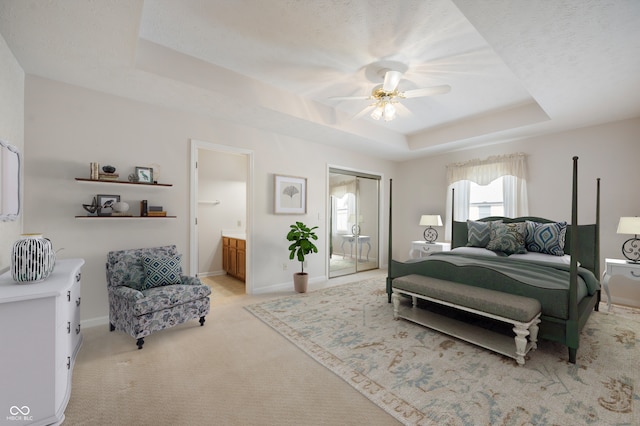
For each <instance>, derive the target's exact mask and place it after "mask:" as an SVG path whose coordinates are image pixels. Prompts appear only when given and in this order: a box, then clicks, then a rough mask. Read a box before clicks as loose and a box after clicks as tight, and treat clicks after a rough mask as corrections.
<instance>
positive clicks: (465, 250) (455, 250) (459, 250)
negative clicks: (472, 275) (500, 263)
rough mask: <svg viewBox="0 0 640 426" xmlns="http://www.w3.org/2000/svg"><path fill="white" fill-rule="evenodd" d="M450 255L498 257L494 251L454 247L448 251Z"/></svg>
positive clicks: (480, 248)
mask: <svg viewBox="0 0 640 426" xmlns="http://www.w3.org/2000/svg"><path fill="white" fill-rule="evenodd" d="M450 251H451V252H452V253H458V254H475V255H477V256H489V257H496V256H499V254H498V253H496V252H495V251H491V250H487V249H486V248H482V247H456V248H453V249H451V250H450Z"/></svg>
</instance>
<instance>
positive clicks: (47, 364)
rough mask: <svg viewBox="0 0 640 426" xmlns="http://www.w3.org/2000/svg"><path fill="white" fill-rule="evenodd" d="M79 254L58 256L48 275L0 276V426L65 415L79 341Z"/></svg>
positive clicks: (59, 420)
mask: <svg viewBox="0 0 640 426" xmlns="http://www.w3.org/2000/svg"><path fill="white" fill-rule="evenodd" d="M83 264H84V260H82V259H60V260H58V261H56V264H55V268H54V270H53V272H52V273H51V275H50V276H49V278H47V279H46V280H45V281H43V282H40V283H32V284H26V283H25V284H17V283H16V282H15V281H13V279H12V278H11V272H10V271H9V272H7V273H5V274H2V275H1V276H0V383H1V385H0V425H4V424H13V425H16V424H20V425H50V424H59V423H62V421H63V420H64V410H65V408H66V406H67V403H68V402H69V397H70V395H71V372H72V370H73V365H74V362H75V359H76V355H77V354H78V350H79V349H80V345H81V343H82V333H81V332H80V268H81V267H82V265H83Z"/></svg>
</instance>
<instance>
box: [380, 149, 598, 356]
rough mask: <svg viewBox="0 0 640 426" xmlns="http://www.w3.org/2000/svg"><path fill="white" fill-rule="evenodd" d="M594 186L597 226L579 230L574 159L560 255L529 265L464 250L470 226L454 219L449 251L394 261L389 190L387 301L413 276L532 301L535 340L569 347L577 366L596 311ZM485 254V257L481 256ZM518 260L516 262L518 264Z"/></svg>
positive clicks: (540, 222) (526, 220) (519, 221)
mask: <svg viewBox="0 0 640 426" xmlns="http://www.w3.org/2000/svg"><path fill="white" fill-rule="evenodd" d="M391 184H392V182H390V185H391ZM596 187H597V188H596V220H595V223H594V224H586V225H578V157H574V158H573V188H572V213H571V223H570V224H569V225H566V235H565V238H563V243H564V248H563V250H564V252H563V254H564V255H563V256H557V255H556V256H553V255H548V257H549V260H553V262H551V261H547V260H548V259H547V258H545V259H544V260H543V261H540V258H541V257H543V258H544V257H545V256H537V259H536V260H533V261H531V260H529V259H528V258H527V256H526V255H519V256H516V255H510V256H509V255H505V254H504V253H501V252H498V254H496V253H497V252H496V251H490V250H486V249H478V248H477V247H467V246H468V243H469V237H470V234H469V228H468V226H471V225H468V222H457V221H454V220H452V238H451V249H452V250H451V252H448V253H436V254H432V255H431V256H428V257H426V258H422V259H412V260H409V261H406V262H400V261H396V260H393V258H392V227H391V223H392V210H393V209H392V203H391V197H392V188H390V190H389V223H390V226H389V239H388V242H389V252H388V255H389V263H388V264H389V266H388V275H387V295H388V297H389V301H391V295H392V292H393V282H394V279H396V278H399V277H406V276H409V275H413V274H415V275H422V276H426V277H432V278H436V279H440V280H446V281H451V282H455V283H460V284H465V285H470V286H474V287H480V288H485V289H490V290H494V291H499V292H504V293H509V294H514V295H519V296H524V297H529V298H534V299H537V300H539V301H540V304H541V306H542V315H541V316H540V320H541V323H540V325H539V334H538V337H539V338H540V339H547V340H551V341H555V342H559V343H561V344H563V345H565V346H567V347H568V349H569V361H570V362H572V363H575V362H576V354H577V349H578V347H579V340H580V339H579V335H580V330H581V329H582V327H583V326H584V324H585V323H586V322H587V319H588V318H589V315H590V314H591V311H593V310H597V309H598V304H599V302H600V284H599V278H598V277H599V276H600V272H599V270H600V251H599V245H600V242H599V227H600V179H599V178H598V179H597V185H596ZM478 222H481V223H482V222H485V223H491V225H488V226H495V227H496V228H498V227H499V226H502V225H498V224H505V225H504V226H511V227H519V228H520V229H527V228H526V227H529V226H533V227H535V226H552V224H558V222H554V221H551V220H549V219H545V218H539V217H520V218H505V217H490V218H485V219H481V220H479V221H478ZM531 223H533V225H531ZM494 224H496V225H494ZM510 224H515V225H510ZM528 229H531V228H528ZM563 233H564V231H563ZM469 249H471V250H469ZM483 250H484V252H482V253H480V252H481V251H483ZM465 251H466V253H465ZM485 252H486V253H485ZM479 253H480V254H479ZM486 254H489V255H491V256H486ZM535 254H536V255H538V254H539V253H535ZM556 254H557V253H556ZM567 255H569V256H567ZM518 257H519V259H516V258H518ZM569 257H570V259H568V258H569ZM523 258H524V259H523ZM551 258H554V259H551ZM556 258H557V259H556ZM556 260H557V261H556ZM565 262H566V263H565ZM567 263H568V264H567ZM416 309H418V308H416Z"/></svg>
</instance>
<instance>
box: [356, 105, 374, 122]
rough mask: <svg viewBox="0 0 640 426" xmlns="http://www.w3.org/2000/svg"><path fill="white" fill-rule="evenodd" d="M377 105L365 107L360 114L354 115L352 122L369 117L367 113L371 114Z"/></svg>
mask: <svg viewBox="0 0 640 426" xmlns="http://www.w3.org/2000/svg"><path fill="white" fill-rule="evenodd" d="M375 106H376V105H375V104H371V105H369V106H367V107H365V108H364V109H363V110H362V111H360V112H359V113H357V114H356V115H354V116H353V117H352V118H351V119H352V120H357V119H359V118H362V117H364V116H365V115H367V113H369V112H371V110H372V109H373V108H374V107H375Z"/></svg>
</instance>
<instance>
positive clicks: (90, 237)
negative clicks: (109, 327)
mask: <svg viewBox="0 0 640 426" xmlns="http://www.w3.org/2000/svg"><path fill="white" fill-rule="evenodd" d="M25 92H26V95H25V117H26V118H25V128H26V130H25V145H26V155H27V164H26V167H25V214H24V228H25V232H36V231H37V232H42V233H44V234H45V236H46V237H48V238H50V239H51V240H52V242H53V244H54V247H55V248H58V249H59V248H64V250H63V251H61V252H60V253H59V254H58V256H59V257H60V258H70V257H82V258H84V259H85V261H86V264H85V267H84V268H83V296H82V300H83V306H82V307H83V309H82V319H83V320H88V319H96V318H97V319H98V320H104V317H106V316H107V315H108V306H107V303H108V302H107V290H106V279H105V261H106V256H107V252H108V251H110V250H118V249H126V248H136V247H150V246H156V245H161V244H176V245H177V246H178V249H179V250H180V251H181V252H182V253H184V255H185V258H184V261H183V267H184V268H187V267H188V265H189V262H188V261H187V259H189V258H190V253H189V241H188V240H189V212H190V211H189V208H190V206H189V190H190V188H189V182H190V176H189V173H190V172H189V170H190V168H189V163H190V152H189V149H190V140H191V139H196V140H199V141H206V142H211V143H214V144H221V145H234V146H237V147H239V148H242V149H247V150H251V151H252V152H253V154H254V170H253V181H252V182H249V185H253V194H254V196H253V200H250V205H248V207H247V208H248V211H249V213H250V215H249V222H248V224H247V232H248V233H249V235H248V238H249V250H250V251H251V253H250V255H249V257H250V259H251V268H250V270H249V271H248V273H249V275H250V276H249V279H251V280H252V281H253V283H252V284H253V287H252V288H253V290H254V292H265V291H270V290H276V289H281V288H292V285H291V282H292V272H294V271H296V270H298V265H297V264H295V262H294V261H289V259H288V251H287V246H288V242H287V241H286V238H285V236H286V233H287V232H288V229H289V225H290V224H291V223H292V222H293V221H296V220H301V221H304V222H305V223H307V224H308V225H309V226H315V225H318V226H319V227H320V233H319V235H320V240H319V241H318V249H319V251H320V254H318V255H313V256H310V257H309V258H308V269H307V268H305V271H307V270H308V271H309V273H310V274H311V279H312V280H313V279H314V278H316V279H318V278H322V277H325V276H326V275H327V257H326V256H327V253H328V247H327V244H326V236H325V232H326V227H327V225H326V221H327V214H326V212H327V199H328V197H327V194H328V189H327V165H328V164H334V165H340V166H344V167H348V168H355V169H363V170H368V171H373V172H378V173H381V174H384V175H385V176H392V172H393V170H394V169H395V166H396V165H395V164H394V163H391V162H388V161H385V160H379V159H373V158H369V157H367V156H365V155H362V154H361V153H357V154H356V153H352V152H348V151H345V150H341V149H338V148H334V147H328V146H325V145H318V144H314V143H309V142H307V141H303V140H300V139H293V138H289V137H284V136H280V135H278V134H274V133H269V132H264V131H260V130H256V129H252V128H248V127H241V126H237V125H234V124H232V123H229V122H227V121H222V120H216V119H215V118H212V117H208V116H204V115H202V116H198V115H194V114H193V113H187V112H182V111H178V110H170V109H166V108H162V107H156V106H151V105H148V104H143V103H140V102H136V101H131V100H128V99H124V98H121V97H116V96H111V95H106V94H103V93H99V92H95V91H91V90H86V89H82V88H79V87H75V86H70V85H67V84H63V83H58V82H54V81H51V80H47V79H43V78H39V77H33V76H28V77H27V79H26V91H25ZM92 161H97V162H99V163H101V164H112V165H114V166H115V167H117V169H118V171H119V172H120V173H121V174H127V173H128V172H130V171H132V170H133V168H134V167H135V166H137V165H138V166H145V165H149V164H153V163H155V164H158V165H160V169H161V179H160V181H161V182H166V183H172V184H173V187H171V188H166V189H163V188H147V187H137V186H136V187H133V188H132V187H130V186H125V185H120V186H124V187H125V188H120V186H119V187H114V186H113V185H111V186H109V185H100V184H97V183H77V182H75V180H74V178H75V177H88V176H89V163H90V162H92ZM274 174H284V175H292V176H303V177H307V179H308V188H307V194H308V205H307V210H308V213H307V214H306V215H296V216H291V215H274V214H273V179H274V178H273V175H274ZM100 193H106V194H110V193H116V194H119V195H121V196H122V198H123V199H124V200H129V201H132V206H133V205H134V203H135V202H136V200H139V199H142V198H147V199H149V200H150V201H153V203H154V204H156V203H157V204H161V205H163V206H164V207H165V208H166V210H167V211H168V213H169V214H171V215H175V216H177V219H164V220H160V221H158V220H155V219H153V220H121V219H111V220H88V219H75V218H74V216H75V215H82V214H84V213H85V212H84V210H83V209H82V207H81V204H82V203H89V202H90V201H91V197H92V196H93V195H95V194H100ZM383 193H386V190H385V191H384V192H383ZM115 220H117V222H115ZM385 220H386V219H385ZM287 262H289V263H290V265H289V267H288V268H287V270H286V271H284V270H283V267H282V265H283V263H287ZM247 287H248V288H251V287H250V286H247ZM214 304H215V302H214Z"/></svg>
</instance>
